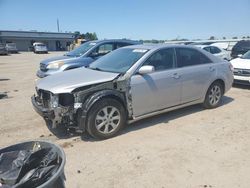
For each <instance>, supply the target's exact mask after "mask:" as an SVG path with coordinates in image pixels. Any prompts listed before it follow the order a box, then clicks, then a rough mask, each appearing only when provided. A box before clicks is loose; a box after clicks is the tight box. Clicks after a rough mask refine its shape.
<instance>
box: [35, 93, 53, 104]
mask: <svg viewBox="0 0 250 188" xmlns="http://www.w3.org/2000/svg"><path fill="white" fill-rule="evenodd" d="M37 95H38V99H39V102H40V103H41V104H42V105H43V107H44V108H50V96H51V94H50V92H48V91H45V90H38V91H37Z"/></svg>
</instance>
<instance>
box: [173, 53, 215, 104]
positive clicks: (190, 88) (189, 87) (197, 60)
mask: <svg viewBox="0 0 250 188" xmlns="http://www.w3.org/2000/svg"><path fill="white" fill-rule="evenodd" d="M176 56H177V67H178V74H179V75H180V76H181V82H182V92H181V93H182V95H181V103H188V102H192V101H196V100H199V99H201V98H203V96H204V93H206V90H207V88H208V87H209V84H210V83H211V81H212V80H213V78H214V77H215V75H216V64H215V63H212V61H211V60H210V59H209V58H208V57H206V56H205V55H204V54H203V53H201V52H200V51H198V50H196V49H191V48H176Z"/></svg>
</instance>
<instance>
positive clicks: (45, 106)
mask: <svg viewBox="0 0 250 188" xmlns="http://www.w3.org/2000/svg"><path fill="white" fill-rule="evenodd" d="M31 101H32V104H33V107H34V109H35V111H36V112H37V113H38V114H40V115H41V116H42V117H43V118H44V119H45V120H49V121H51V124H52V128H56V127H57V126H58V125H60V124H69V125H73V124H74V117H73V114H74V96H73V95H72V94H68V93H65V94H56V95H55V94H53V93H51V92H49V91H45V90H41V89H40V90H37V95H34V96H32V98H31Z"/></svg>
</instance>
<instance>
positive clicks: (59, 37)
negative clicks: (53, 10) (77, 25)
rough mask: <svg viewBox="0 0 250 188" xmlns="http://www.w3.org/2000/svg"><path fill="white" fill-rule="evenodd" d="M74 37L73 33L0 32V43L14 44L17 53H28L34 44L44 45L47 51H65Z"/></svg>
mask: <svg viewBox="0 0 250 188" xmlns="http://www.w3.org/2000/svg"><path fill="white" fill-rule="evenodd" d="M74 37H75V36H74V33H55V32H37V31H3V30H0V43H4V44H6V43H16V46H17V49H18V50H19V51H29V50H30V49H31V47H32V44H33V43H34V42H42V43H44V44H46V46H47V47H48V50H49V51H61V50H67V49H69V46H70V44H71V43H72V42H73V41H74Z"/></svg>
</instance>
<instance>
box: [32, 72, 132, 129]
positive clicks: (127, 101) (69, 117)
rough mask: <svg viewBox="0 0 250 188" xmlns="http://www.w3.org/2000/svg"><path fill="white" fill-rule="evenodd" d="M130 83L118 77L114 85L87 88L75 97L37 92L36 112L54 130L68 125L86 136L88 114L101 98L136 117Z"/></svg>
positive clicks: (35, 98) (33, 101)
mask: <svg viewBox="0 0 250 188" xmlns="http://www.w3.org/2000/svg"><path fill="white" fill-rule="evenodd" d="M130 90H131V88H130V80H127V79H121V77H119V76H118V77H117V78H115V79H114V80H112V81H108V82H104V83H98V84H93V85H88V86H83V87H79V88H76V89H74V90H73V91H72V92H71V93H63V94H53V93H51V92H49V91H45V90H42V89H37V95H35V96H33V97H32V103H33V106H34V109H35V110H36V112H38V113H39V114H40V115H41V116H42V117H44V119H46V120H49V121H50V122H51V124H52V128H56V127H58V126H59V125H65V126H66V127H67V128H73V129H75V131H77V132H85V127H86V120H87V115H88V111H89V110H90V108H91V107H92V105H93V104H94V103H95V102H96V101H98V100H99V99H101V98H104V97H111V98H116V99H117V100H118V101H120V102H121V103H122V104H123V105H124V108H125V109H126V111H127V116H128V118H130V117H132V114H133V113H132V105H131V100H132V99H131V91H130Z"/></svg>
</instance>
